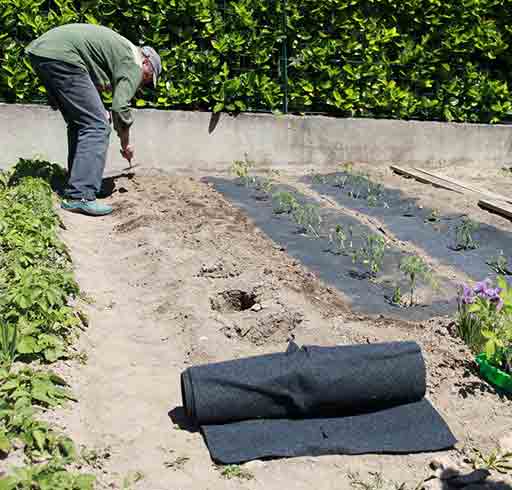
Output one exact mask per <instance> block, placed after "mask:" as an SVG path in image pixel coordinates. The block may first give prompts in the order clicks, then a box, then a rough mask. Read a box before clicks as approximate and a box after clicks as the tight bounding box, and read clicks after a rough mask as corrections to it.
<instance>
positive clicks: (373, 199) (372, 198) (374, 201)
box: [366, 194, 379, 208]
mask: <svg viewBox="0 0 512 490" xmlns="http://www.w3.org/2000/svg"><path fill="white" fill-rule="evenodd" d="M366 201H367V203H368V207H370V208H376V207H377V206H378V205H379V198H378V197H377V196H376V195H375V194H369V195H368V197H367V198H366Z"/></svg>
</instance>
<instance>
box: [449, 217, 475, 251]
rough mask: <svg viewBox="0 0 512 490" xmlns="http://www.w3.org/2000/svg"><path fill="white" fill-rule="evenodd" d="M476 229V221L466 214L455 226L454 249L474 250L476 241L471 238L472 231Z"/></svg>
mask: <svg viewBox="0 0 512 490" xmlns="http://www.w3.org/2000/svg"><path fill="white" fill-rule="evenodd" d="M477 229H478V223H475V222H474V221H472V220H470V219H469V218H468V217H467V216H465V217H464V218H462V221H461V222H460V223H459V224H458V225H457V227H456V228H455V247H454V249H455V250H474V249H475V248H477V247H478V242H477V241H476V240H475V239H474V238H473V233H474V232H475V231H476V230H477Z"/></svg>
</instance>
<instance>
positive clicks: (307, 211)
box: [292, 204, 322, 238]
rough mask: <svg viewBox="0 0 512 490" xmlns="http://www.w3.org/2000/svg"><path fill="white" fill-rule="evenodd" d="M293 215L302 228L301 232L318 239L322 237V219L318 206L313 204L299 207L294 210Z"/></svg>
mask: <svg viewBox="0 0 512 490" xmlns="http://www.w3.org/2000/svg"><path fill="white" fill-rule="evenodd" d="M292 214H293V219H294V220H295V222H296V223H297V224H298V225H299V226H300V227H301V232H303V233H308V234H311V235H312V236H314V237H316V238H319V237H320V226H321V224H322V217H321V216H320V213H319V212H318V206H314V205H313V204H306V205H304V206H297V207H295V209H293V211H292Z"/></svg>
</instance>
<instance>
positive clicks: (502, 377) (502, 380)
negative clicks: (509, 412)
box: [475, 353, 512, 393]
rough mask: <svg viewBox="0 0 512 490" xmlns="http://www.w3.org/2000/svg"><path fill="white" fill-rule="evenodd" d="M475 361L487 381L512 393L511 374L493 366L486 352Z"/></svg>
mask: <svg viewBox="0 0 512 490" xmlns="http://www.w3.org/2000/svg"><path fill="white" fill-rule="evenodd" d="M475 361H476V363H477V364H478V367H479V368H480V374H481V375H482V377H483V378H484V379H485V380H486V381H488V382H489V383H490V384H492V385H493V386H495V387H496V388H500V389H502V390H504V391H506V392H507V393H512V376H511V375H510V374H507V373H506V372H504V371H502V370H501V369H499V368H497V367H495V366H493V365H492V364H491V363H490V362H489V361H488V359H487V356H486V355H485V354H484V353H482V354H480V355H479V356H477V358H476V359H475Z"/></svg>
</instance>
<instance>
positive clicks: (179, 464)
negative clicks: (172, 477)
mask: <svg viewBox="0 0 512 490" xmlns="http://www.w3.org/2000/svg"><path fill="white" fill-rule="evenodd" d="M188 461H190V458H189V457H188V456H178V457H177V458H175V459H173V460H170V461H165V462H164V466H165V467H166V468H170V469H172V470H174V471H181V470H183V468H184V467H185V464H186V463H187V462H188Z"/></svg>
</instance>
